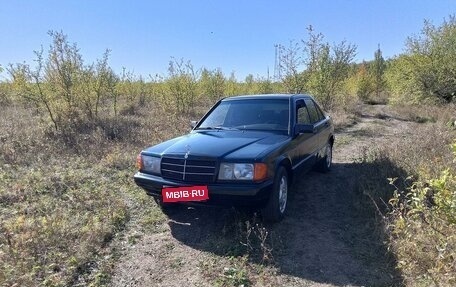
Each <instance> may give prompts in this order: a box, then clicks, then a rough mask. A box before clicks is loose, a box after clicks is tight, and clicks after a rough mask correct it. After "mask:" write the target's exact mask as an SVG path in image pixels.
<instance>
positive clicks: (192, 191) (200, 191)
mask: <svg viewBox="0 0 456 287" xmlns="http://www.w3.org/2000/svg"><path fill="white" fill-rule="evenodd" d="M162 196H163V202H179V201H201V200H206V199H209V193H208V189H207V186H182V187H165V188H163V189H162Z"/></svg>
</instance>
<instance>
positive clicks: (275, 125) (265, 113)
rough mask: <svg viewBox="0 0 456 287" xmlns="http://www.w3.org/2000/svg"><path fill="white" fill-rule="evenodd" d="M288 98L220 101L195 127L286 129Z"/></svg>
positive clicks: (288, 110)
mask: <svg viewBox="0 0 456 287" xmlns="http://www.w3.org/2000/svg"><path fill="white" fill-rule="evenodd" d="M289 114H290V108H289V102H288V99H239V100H226V101H222V102H221V103H220V104H219V105H218V106H217V107H216V108H215V109H214V110H213V111H212V112H211V113H210V114H209V115H208V116H207V117H206V118H205V119H204V120H203V121H202V122H201V123H200V124H199V125H198V127H197V129H223V130H249V129H250V130H267V131H288V125H289V120H290V116H289Z"/></svg>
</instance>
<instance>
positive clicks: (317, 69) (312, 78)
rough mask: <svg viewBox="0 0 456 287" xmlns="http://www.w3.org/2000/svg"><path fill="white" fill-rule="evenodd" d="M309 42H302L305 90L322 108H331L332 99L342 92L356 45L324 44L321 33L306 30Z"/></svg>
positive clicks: (343, 43)
mask: <svg viewBox="0 0 456 287" xmlns="http://www.w3.org/2000/svg"><path fill="white" fill-rule="evenodd" d="M307 30H308V33H309V39H308V40H307V41H303V43H304V45H305V49H304V51H305V58H306V61H305V62H306V65H307V70H306V74H307V77H308V84H307V87H308V90H309V91H310V92H311V93H313V94H314V95H315V97H317V99H318V100H319V101H320V102H321V104H322V105H323V107H324V108H325V109H331V108H332V106H333V104H334V100H335V96H336V95H337V93H338V91H340V90H341V89H342V86H343V83H344V80H345V79H346V78H347V76H348V74H349V71H350V63H352V61H353V59H354V57H355V55H356V46H355V45H353V44H349V43H347V42H346V41H342V42H340V43H338V44H333V45H332V46H331V45H329V43H327V42H324V41H323V38H324V37H323V35H322V34H321V33H317V34H315V33H314V31H313V28H312V26H309V28H308V29H307Z"/></svg>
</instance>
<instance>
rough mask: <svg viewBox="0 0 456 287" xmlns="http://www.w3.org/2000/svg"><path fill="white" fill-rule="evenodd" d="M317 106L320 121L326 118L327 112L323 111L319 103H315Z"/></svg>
mask: <svg viewBox="0 0 456 287" xmlns="http://www.w3.org/2000/svg"><path fill="white" fill-rule="evenodd" d="M314 103H315V102H314ZM315 107H316V108H317V113H318V118H319V119H320V121H321V120H324V119H325V118H326V117H325V113H323V111H322V110H321V108H320V106H318V104H317V103H315Z"/></svg>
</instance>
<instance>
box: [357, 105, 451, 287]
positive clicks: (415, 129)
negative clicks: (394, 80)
mask: <svg viewBox="0 0 456 287" xmlns="http://www.w3.org/2000/svg"><path fill="white" fill-rule="evenodd" d="M404 111H407V112H406V113H404ZM396 112H397V116H401V117H403V118H404V119H405V120H414V121H416V122H417V123H415V124H413V125H412V127H411V128H410V129H408V130H405V131H403V133H399V134H398V135H397V139H395V140H394V141H389V142H387V143H386V144H384V145H383V146H381V147H379V148H377V149H371V150H369V151H367V152H366V153H365V155H364V157H363V158H362V160H361V163H363V162H364V163H369V165H365V167H366V168H362V169H361V171H360V172H361V178H362V180H361V188H362V190H363V192H364V194H365V195H366V196H368V197H369V198H371V199H372V201H373V202H374V206H376V207H377V210H378V211H379V214H380V215H381V216H382V218H383V222H384V226H385V228H386V230H387V234H389V242H390V246H391V248H392V250H393V252H394V254H395V255H396V256H397V262H398V268H399V269H400V270H401V271H402V274H403V277H404V279H405V282H406V285H407V286H430V285H435V286H454V285H455V284H456V236H455V234H456V221H455V218H456V180H455V174H456V164H455V163H456V161H455V157H456V154H455V155H453V153H454V152H455V150H456V147H455V145H454V141H455V139H456V130H455V128H454V126H453V125H451V124H449V123H451V122H452V121H453V117H454V113H453V112H454V110H452V107H448V106H447V107H424V106H421V107H414V108H413V107H412V108H410V109H405V108H404V107H400V108H399V109H397V110H396ZM422 118H427V119H431V120H428V121H422V120H417V119H422ZM451 146H452V148H453V151H452V150H451ZM361 166H362V165H361Z"/></svg>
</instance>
